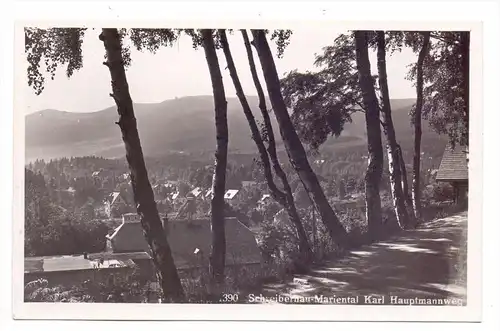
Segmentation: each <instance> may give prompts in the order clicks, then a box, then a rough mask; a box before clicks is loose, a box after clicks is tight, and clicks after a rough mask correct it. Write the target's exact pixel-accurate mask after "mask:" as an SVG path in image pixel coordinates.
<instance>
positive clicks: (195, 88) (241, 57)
mask: <svg viewBox="0 0 500 331" xmlns="http://www.w3.org/2000/svg"><path fill="white" fill-rule="evenodd" d="M99 30H100V29H97V28H96V29H95V30H92V29H89V30H87V32H86V35H85V39H84V42H83V68H82V69H80V70H79V71H77V72H76V73H75V74H74V75H73V76H72V77H71V78H69V79H68V78H67V77H66V75H65V70H64V68H60V69H59V70H58V72H57V74H56V77H55V79H54V80H53V81H51V80H50V79H48V80H47V81H46V84H45V89H44V91H43V92H42V94H41V95H39V96H37V95H35V93H34V91H33V90H32V89H31V87H29V86H28V83H27V80H25V81H26V83H25V84H24V96H25V98H24V100H23V104H24V108H25V109H24V111H25V114H29V113H33V112H36V111H39V110H44V109H57V110H62V111H68V112H93V111H99V110H102V109H105V108H107V107H110V106H113V105H114V103H113V100H112V99H111V97H109V93H110V92H111V84H110V76H109V71H108V69H107V68H106V67H105V66H104V65H102V62H103V59H104V48H103V45H102V42H101V41H100V40H99V39H98V34H99V32H100V31H99ZM344 32H345V31H343V30H334V29H321V30H318V29H317V28H315V29H312V28H309V29H308V28H297V29H295V30H294V32H293V35H292V37H291V40H290V45H289V46H288V47H287V48H286V50H285V53H284V56H283V58H282V59H278V58H276V56H275V62H276V67H277V70H278V74H279V75H280V77H281V76H282V75H283V74H284V73H285V72H289V71H291V70H294V69H297V70H299V71H306V70H315V67H314V65H313V63H314V58H315V54H317V53H321V52H322V48H323V47H325V46H327V45H330V44H332V43H333V40H334V39H335V37H336V36H338V35H339V34H340V33H344ZM250 38H251V36H250ZM228 41H229V44H230V47H231V52H232V54H233V58H234V62H235V64H236V67H237V69H238V74H239V77H240V80H241V83H242V85H243V89H244V91H245V93H246V94H247V95H255V94H256V93H255V88H254V85H253V81H252V78H251V74H250V70H249V68H248V61H247V56H246V51H245V47H244V45H243V40H242V37H241V34H240V33H239V32H235V33H234V35H228ZM270 44H271V46H272V48H273V51H274V52H273V54H276V47H275V45H274V43H272V42H270ZM218 57H219V63H220V66H221V70H223V80H224V87H225V89H226V96H227V97H232V96H235V92H234V87H233V85H232V81H231V79H230V76H229V72H228V70H227V69H225V67H226V62H225V59H224V54H223V53H222V51H218ZM131 58H132V65H131V67H129V68H128V69H127V79H128V83H129V87H130V93H131V96H132V99H133V101H134V102H135V103H157V102H162V101H164V100H168V99H173V98H176V97H182V96H191V95H211V94H212V86H211V82H210V76H209V72H208V67H207V64H206V61H205V55H204V52H203V49H202V48H199V49H197V50H195V49H193V47H192V43H191V40H190V38H189V37H186V36H182V37H181V38H180V39H179V41H177V42H176V43H175V44H174V46H173V47H170V48H162V49H160V50H159V51H158V52H157V53H156V54H151V53H149V52H147V51H145V52H139V51H137V50H135V49H134V48H133V47H132V51H131ZM254 58H255V60H256V63H257V65H258V58H257V54H256V52H255V50H254ZM415 61H416V54H414V53H412V52H411V51H410V50H407V49H405V50H403V51H402V52H401V53H395V54H394V55H392V56H391V57H388V58H387V74H388V83H389V92H390V97H391V98H414V97H415V88H414V87H413V86H412V82H410V81H407V80H405V75H406V71H407V68H406V67H407V65H408V64H410V63H413V62H415ZM370 62H371V69H372V72H373V73H376V56H375V53H374V52H371V54H370ZM23 64H24V65H25V66H27V62H26V61H25V60H24V61H23ZM258 71H259V74H260V76H261V79H262V74H261V72H260V68H258ZM21 72H22V73H24V72H25V68H23V70H22V71H21ZM262 82H263V83H264V81H263V79H262Z"/></svg>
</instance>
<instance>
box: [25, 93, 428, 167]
mask: <svg viewBox="0 0 500 331" xmlns="http://www.w3.org/2000/svg"><path fill="white" fill-rule="evenodd" d="M248 100H249V103H250V105H251V106H252V108H253V109H254V114H255V115H256V117H257V118H258V119H260V116H257V115H258V107H257V105H258V100H257V97H255V96H250V97H248ZM413 102H414V101H413V100H411V99H396V100H392V107H393V112H394V114H393V117H394V123H395V126H396V131H397V134H398V138H399V139H400V140H402V141H403V140H407V139H408V138H409V139H410V140H411V139H412V128H411V126H410V123H409V119H408V111H409V109H410V107H411V105H412V104H413ZM134 107H135V112H136V117H137V122H138V127H139V133H140V137H141V142H142V145H143V149H144V154H145V155H146V156H161V155H165V154H169V153H172V152H186V153H199V152H207V151H209V152H210V151H213V149H214V146H215V127H214V115H213V99H212V97H211V96H191V97H183V98H177V99H173V100H166V101H164V102H161V103H156V104H135V105H134ZM272 118H274V116H272ZM117 119H118V116H117V113H116V108H115V107H111V108H107V109H104V110H101V111H97V112H91V113H70V112H64V111H58V110H53V109H48V110H42V111H39V112H36V113H33V114H30V115H27V116H26V160H27V161H30V160H33V159H36V158H44V159H49V158H57V157H63V156H83V155H98V156H104V157H108V158H120V157H123V156H124V154H125V149H124V147H123V142H122V138H121V133H120V129H119V128H118V126H117V125H116V124H115V122H116V121H117ZM228 121H229V133H230V137H229V149H230V152H231V153H234V154H248V153H253V152H255V150H256V149H255V146H254V143H253V141H252V140H251V138H250V130H249V128H248V124H247V122H246V119H245V116H244V114H243V111H242V110H241V106H240V103H239V101H238V99H236V98H228ZM274 124H275V125H274V127H275V130H276V135H277V136H279V134H278V126H277V125H276V123H274ZM365 132H366V130H365V122H364V117H363V114H355V116H353V123H349V124H347V125H346V127H345V132H344V133H343V134H342V136H341V137H339V138H333V137H332V138H330V139H329V141H328V142H327V143H326V144H325V148H334V149H335V148H340V147H350V146H360V145H363V143H364V139H365V135H366V133H365ZM436 137H437V136H436V135H435V134H433V133H432V132H430V130H429V128H428V127H427V126H426V125H424V142H425V139H430V138H432V139H434V138H436ZM280 145H281V141H278V147H280Z"/></svg>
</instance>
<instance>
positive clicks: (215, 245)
mask: <svg viewBox="0 0 500 331" xmlns="http://www.w3.org/2000/svg"><path fill="white" fill-rule="evenodd" d="M201 34H202V39H203V48H204V49H205V57H206V59H207V64H208V69H209V71H210V79H211V80H212V90H213V94H214V106H215V131H216V136H217V148H216V151H215V172H214V179H213V183H212V184H213V188H212V192H213V197H212V204H211V206H212V216H211V221H212V252H211V255H210V269H211V274H212V278H213V280H215V281H216V282H217V283H221V282H223V280H224V268H225V262H226V234H225V229H224V228H225V215H224V193H225V190H226V167H227V146H228V142H229V135H228V125H227V101H226V94H225V92H224V83H223V81H222V74H221V71H220V67H219V60H218V59H217V53H216V52H215V46H214V40H213V36H212V30H211V29H205V30H202V31H201Z"/></svg>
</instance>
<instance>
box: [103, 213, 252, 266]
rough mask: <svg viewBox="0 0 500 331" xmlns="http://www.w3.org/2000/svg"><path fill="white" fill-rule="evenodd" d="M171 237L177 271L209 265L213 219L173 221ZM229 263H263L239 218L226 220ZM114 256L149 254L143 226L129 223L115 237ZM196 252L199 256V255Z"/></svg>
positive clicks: (170, 222) (248, 231) (113, 239)
mask: <svg viewBox="0 0 500 331" xmlns="http://www.w3.org/2000/svg"><path fill="white" fill-rule="evenodd" d="M166 226H167V229H168V230H167V238H168V242H169V245H170V248H171V250H172V254H173V257H174V261H175V264H176V266H177V268H181V269H183V268H192V267H197V266H200V264H202V265H208V257H209V255H210V247H211V238H212V235H211V231H210V220H209V219H197V220H191V221H189V222H188V221H185V220H180V221H174V220H170V221H168V222H167V224H166ZM225 230H226V252H227V253H226V264H227V265H235V264H253V263H260V262H261V253H260V249H259V247H258V246H257V241H256V238H255V235H254V234H253V233H252V231H251V230H250V229H249V228H247V227H246V226H245V225H243V224H242V223H241V222H239V221H238V220H237V219H236V218H232V217H231V218H229V217H227V218H226V222H225ZM111 241H112V247H113V253H112V255H116V254H117V253H121V252H137V251H143V252H149V246H148V244H147V242H146V239H145V238H144V234H143V231H142V227H141V224H140V223H139V222H136V223H125V224H124V225H123V226H120V227H119V228H118V229H117V231H115V233H114V234H113V235H112V239H111ZM195 252H196V253H195Z"/></svg>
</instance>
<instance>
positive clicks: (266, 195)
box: [259, 194, 271, 202]
mask: <svg viewBox="0 0 500 331" xmlns="http://www.w3.org/2000/svg"><path fill="white" fill-rule="evenodd" d="M270 197H271V194H263V195H262V198H260V200H259V201H260V202H264V201H266V200H267V199H269V198H270Z"/></svg>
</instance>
